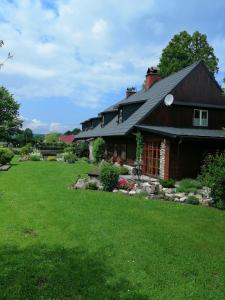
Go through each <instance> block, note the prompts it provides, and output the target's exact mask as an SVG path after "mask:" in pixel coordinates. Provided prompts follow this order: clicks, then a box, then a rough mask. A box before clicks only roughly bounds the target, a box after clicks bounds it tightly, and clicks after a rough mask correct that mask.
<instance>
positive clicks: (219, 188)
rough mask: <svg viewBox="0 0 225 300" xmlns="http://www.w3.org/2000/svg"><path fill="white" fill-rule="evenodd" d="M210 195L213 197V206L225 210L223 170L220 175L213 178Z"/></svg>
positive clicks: (224, 177)
mask: <svg viewBox="0 0 225 300" xmlns="http://www.w3.org/2000/svg"><path fill="white" fill-rule="evenodd" d="M221 175H222V174H221ZM211 196H212V198H213V206H215V207H217V208H219V209H224V210H225V172H224V174H223V175H222V176H220V177H217V178H216V179H215V181H214V184H213V186H212V188H211Z"/></svg>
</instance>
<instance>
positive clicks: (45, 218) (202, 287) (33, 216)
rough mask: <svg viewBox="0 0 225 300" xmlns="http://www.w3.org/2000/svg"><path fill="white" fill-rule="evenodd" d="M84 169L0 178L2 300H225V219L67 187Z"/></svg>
mask: <svg viewBox="0 0 225 300" xmlns="http://www.w3.org/2000/svg"><path fill="white" fill-rule="evenodd" d="M91 168H92V166H91V165H88V164H86V163H76V164H75V165H69V164H64V163H58V162H23V163H18V162H16V161H15V162H14V166H13V167H12V169H11V170H10V171H8V172H6V173H0V192H1V198H0V220H1V222H0V257H1V259H0V299H7V300H8V299H9V300H11V299H13V300H14V299H21V300H26V299H29V300H30V299H35V300H36V299H46V300H47V299H48V300H49V299H60V300H62V299H63V300H64V299H78V300H79V299H82V300H83V299H133V300H137V299H140V300H142V299H163V300H164V299H166V300H168V299H173V300H176V299H182V300H185V299H198V300H200V299H204V300H205V299H213V300H215V299H221V300H222V299H225V285H224V282H225V213H224V212H223V211H219V210H216V209H212V208H211V209H210V208H206V207H200V206H192V205H180V204H176V203H171V202H160V201H149V200H144V199H135V198H129V197H127V196H124V195H119V194H113V193H104V192H96V191H78V190H72V189H70V188H69V186H70V184H71V183H72V182H73V181H74V179H75V178H76V177H77V176H78V175H79V174H86V173H87V172H88V171H90V169H91Z"/></svg>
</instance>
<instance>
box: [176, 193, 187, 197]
mask: <svg viewBox="0 0 225 300" xmlns="http://www.w3.org/2000/svg"><path fill="white" fill-rule="evenodd" d="M174 197H176V198H183V197H185V193H175V194H174Z"/></svg>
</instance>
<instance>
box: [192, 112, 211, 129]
mask: <svg viewBox="0 0 225 300" xmlns="http://www.w3.org/2000/svg"><path fill="white" fill-rule="evenodd" d="M196 112H199V118H195V113H196ZM204 113H206V118H203V117H202V116H203V114H204ZM204 120H205V123H204ZM208 125H209V111H208V110H207V109H194V113H193V126H194V127H208Z"/></svg>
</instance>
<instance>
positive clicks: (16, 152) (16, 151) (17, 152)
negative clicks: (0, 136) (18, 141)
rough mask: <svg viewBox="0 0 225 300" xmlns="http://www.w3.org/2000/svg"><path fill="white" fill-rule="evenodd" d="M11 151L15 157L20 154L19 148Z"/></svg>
mask: <svg viewBox="0 0 225 300" xmlns="http://www.w3.org/2000/svg"><path fill="white" fill-rule="evenodd" d="M12 151H13V153H14V154H15V155H20V154H21V148H13V149H12Z"/></svg>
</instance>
